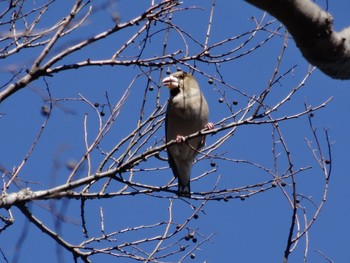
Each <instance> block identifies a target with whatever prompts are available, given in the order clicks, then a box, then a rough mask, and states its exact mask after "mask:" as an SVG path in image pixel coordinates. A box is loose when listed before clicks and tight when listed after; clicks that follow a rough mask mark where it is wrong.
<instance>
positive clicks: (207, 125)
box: [204, 122, 214, 130]
mask: <svg viewBox="0 0 350 263" xmlns="http://www.w3.org/2000/svg"><path fill="white" fill-rule="evenodd" d="M204 129H208V130H212V129H214V123H212V122H208V123H207V124H206V125H205V126H204Z"/></svg>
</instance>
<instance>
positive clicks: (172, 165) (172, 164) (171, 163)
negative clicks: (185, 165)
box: [165, 114, 179, 178]
mask: <svg viewBox="0 0 350 263" xmlns="http://www.w3.org/2000/svg"><path fill="white" fill-rule="evenodd" d="M165 141H166V142H168V114H167V115H166V116H165ZM166 152H167V154H168V163H169V166H170V168H171V170H172V171H173V174H174V176H175V178H178V177H179V171H178V170H177V166H176V163H175V160H174V158H173V156H172V155H171V151H169V147H168V148H167V151H166Z"/></svg>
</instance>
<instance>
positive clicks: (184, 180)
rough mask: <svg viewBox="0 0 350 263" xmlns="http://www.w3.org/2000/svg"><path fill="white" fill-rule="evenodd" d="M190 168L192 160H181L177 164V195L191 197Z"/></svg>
mask: <svg viewBox="0 0 350 263" xmlns="http://www.w3.org/2000/svg"><path fill="white" fill-rule="evenodd" d="M191 170H192V160H190V161H186V162H182V163H181V164H180V165H178V172H179V174H178V178H177V179H178V192H177V195H178V196H182V197H191V186H190V181H191Z"/></svg>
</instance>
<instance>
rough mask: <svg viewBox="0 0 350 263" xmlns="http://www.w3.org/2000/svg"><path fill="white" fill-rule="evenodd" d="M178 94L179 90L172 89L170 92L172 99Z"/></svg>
mask: <svg viewBox="0 0 350 263" xmlns="http://www.w3.org/2000/svg"><path fill="white" fill-rule="evenodd" d="M179 93H180V88H173V89H171V90H170V95H171V96H172V97H175V96H176V95H177V94H179Z"/></svg>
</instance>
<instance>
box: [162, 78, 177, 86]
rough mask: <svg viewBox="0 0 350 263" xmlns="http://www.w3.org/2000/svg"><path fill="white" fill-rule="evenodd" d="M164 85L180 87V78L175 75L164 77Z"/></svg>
mask: <svg viewBox="0 0 350 263" xmlns="http://www.w3.org/2000/svg"><path fill="white" fill-rule="evenodd" d="M163 85H164V86H165V87H168V88H169V89H174V88H178V87H179V79H178V78H175V77H173V76H169V77H166V78H164V79H163Z"/></svg>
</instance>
